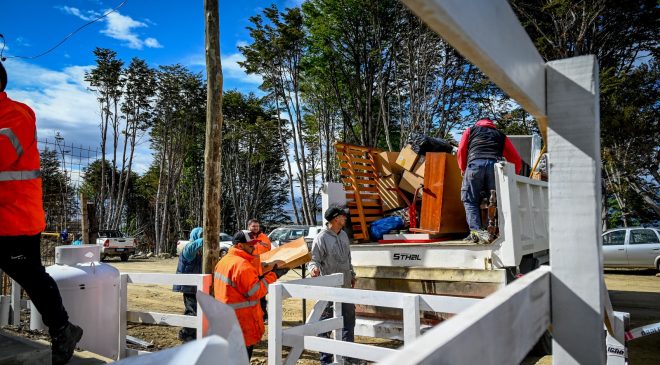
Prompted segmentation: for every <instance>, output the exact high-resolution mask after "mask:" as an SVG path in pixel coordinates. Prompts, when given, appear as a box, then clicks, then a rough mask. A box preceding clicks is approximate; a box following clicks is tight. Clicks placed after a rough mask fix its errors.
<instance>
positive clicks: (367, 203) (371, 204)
mask: <svg viewBox="0 0 660 365" xmlns="http://www.w3.org/2000/svg"><path fill="white" fill-rule="evenodd" d="M358 196H359V194H358ZM347 204H348V206H349V207H353V206H356V204H357V203H356V202H348V203H347ZM362 205H363V206H365V207H380V203H379V202H377V201H365V202H362Z"/></svg>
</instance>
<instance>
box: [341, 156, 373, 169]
mask: <svg viewBox="0 0 660 365" xmlns="http://www.w3.org/2000/svg"><path fill="white" fill-rule="evenodd" d="M337 158H338V159H339V160H340V161H346V162H350V163H351V164H360V163H361V164H365V165H367V166H373V161H372V160H367V159H366V158H359V157H351V156H347V155H339V156H337ZM358 167H359V165H358Z"/></svg>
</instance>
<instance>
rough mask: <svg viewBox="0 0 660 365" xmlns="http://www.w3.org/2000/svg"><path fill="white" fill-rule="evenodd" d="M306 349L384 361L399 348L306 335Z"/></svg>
mask: <svg viewBox="0 0 660 365" xmlns="http://www.w3.org/2000/svg"><path fill="white" fill-rule="evenodd" d="M305 349H307V350H311V351H319V352H320V351H323V352H328V353H334V354H337V355H342V356H346V357H353V358H357V359H363V360H367V361H382V360H385V359H387V358H389V357H390V356H393V355H394V354H396V353H397V350H394V349H388V348H385V347H376V346H370V345H363V344H359V343H353V342H345V341H337V340H331V339H328V338H322V337H313V336H305ZM402 364H404V363H402Z"/></svg>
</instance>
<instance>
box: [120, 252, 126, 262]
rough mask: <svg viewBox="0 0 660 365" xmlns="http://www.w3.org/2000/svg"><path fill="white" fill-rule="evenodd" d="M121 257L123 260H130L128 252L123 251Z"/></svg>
mask: <svg viewBox="0 0 660 365" xmlns="http://www.w3.org/2000/svg"><path fill="white" fill-rule="evenodd" d="M119 257H120V258H121V260H122V261H128V254H127V253H123V254H121V255H120V256H119Z"/></svg>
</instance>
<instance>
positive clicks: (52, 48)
mask: <svg viewBox="0 0 660 365" xmlns="http://www.w3.org/2000/svg"><path fill="white" fill-rule="evenodd" d="M126 2H128V0H124V1H122V2H121V3H120V4H119V5H117V6H116V7H114V8H113V9H110V10H108V11H107V12H105V13H104V14H102V15H101V16H99V17H98V18H95V19H92V20H90V21H88V22H87V23H85V24H83V25H81V26H80V27H78V28H76V29H75V30H74V31H73V32H71V33H69V34H68V35H67V36H66V37H64V38H63V39H62V40H61V41H59V42H58V43H57V44H55V45H54V46H52V47H51V48H49V49H47V50H46V51H44V52H42V53H40V54H38V55H35V56H9V57H2V53H1V52H0V60H2V61H4V60H6V59H7V58H23V59H28V60H34V59H37V58H39V57H41V56H44V55H47V54H48V53H50V52H52V51H53V50H55V49H56V48H57V47H59V46H61V45H62V43H64V42H66V41H67V40H68V39H69V38H71V37H72V36H73V35H74V34H76V33H78V32H79V31H80V30H82V29H83V28H85V27H87V26H89V25H91V24H93V23H96V22H97V21H99V20H101V19H103V18H105V17H106V16H108V15H110V14H112V13H114V12H115V11H117V10H119V8H121V7H122V6H124V4H126ZM0 38H2V42H3V46H2V50H3V51H4V49H5V47H4V42H5V39H4V38H5V37H3V36H2V34H0Z"/></svg>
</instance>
